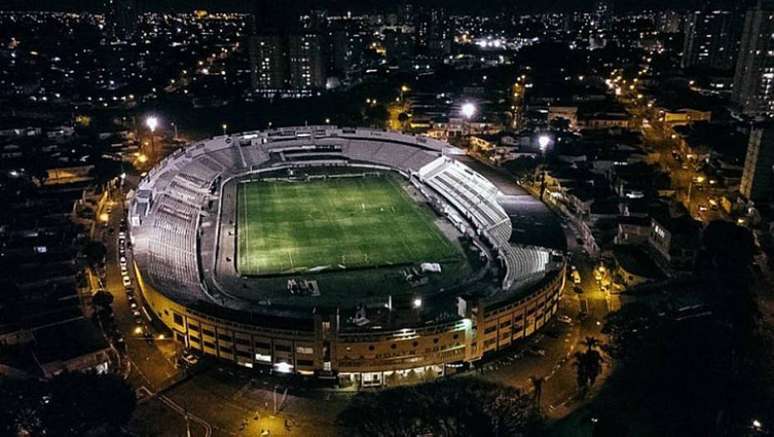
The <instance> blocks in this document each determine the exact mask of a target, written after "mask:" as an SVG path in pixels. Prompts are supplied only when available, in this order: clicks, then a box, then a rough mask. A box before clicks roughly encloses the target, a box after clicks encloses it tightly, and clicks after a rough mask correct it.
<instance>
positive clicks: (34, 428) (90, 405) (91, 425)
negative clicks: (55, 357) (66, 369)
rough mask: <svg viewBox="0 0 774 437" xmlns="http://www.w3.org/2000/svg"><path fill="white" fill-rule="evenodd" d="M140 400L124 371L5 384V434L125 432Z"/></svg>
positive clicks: (1, 389)
mask: <svg viewBox="0 0 774 437" xmlns="http://www.w3.org/2000/svg"><path fill="white" fill-rule="evenodd" d="M136 404H137V400H136V398H135V395H134V392H133V391H132V388H131V387H130V386H129V385H128V384H127V383H126V382H124V381H123V380H122V379H121V377H120V376H118V375H114V374H109V375H96V374H94V373H80V372H74V373H63V374H60V375H58V376H56V377H54V378H53V379H51V380H50V381H47V382H41V381H36V380H28V381H12V380H8V381H4V382H3V383H2V384H1V385H0V405H3V408H1V409H0V435H18V434H20V433H28V434H29V435H51V436H60V435H61V436H70V435H79V436H95V435H109V434H117V433H119V431H120V429H121V427H123V426H124V425H126V424H127V423H128V422H129V419H130V418H131V416H132V413H133V412H134V409H135V407H136Z"/></svg>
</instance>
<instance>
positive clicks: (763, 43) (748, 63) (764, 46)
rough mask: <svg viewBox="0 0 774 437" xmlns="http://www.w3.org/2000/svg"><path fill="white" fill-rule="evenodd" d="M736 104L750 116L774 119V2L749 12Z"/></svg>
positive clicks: (761, 3) (737, 74) (738, 67)
mask: <svg viewBox="0 0 774 437" xmlns="http://www.w3.org/2000/svg"><path fill="white" fill-rule="evenodd" d="M732 100H733V101H734V103H735V104H736V105H737V106H738V107H739V109H740V110H741V111H742V112H743V113H744V114H747V115H750V116H774V1H771V0H769V1H759V2H758V4H757V5H756V6H755V7H754V8H753V9H751V10H749V11H748V12H747V14H746V15H745V18H744V30H743V33H742V42H741V45H740V49H739V58H738V60H737V63H736V71H735V74H734V88H733V94H732Z"/></svg>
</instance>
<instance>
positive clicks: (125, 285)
mask: <svg viewBox="0 0 774 437" xmlns="http://www.w3.org/2000/svg"><path fill="white" fill-rule="evenodd" d="M123 282H124V287H128V286H130V285H132V280H131V279H129V277H128V276H124V277H123Z"/></svg>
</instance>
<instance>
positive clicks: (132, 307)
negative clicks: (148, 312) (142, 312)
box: [129, 302, 137, 310]
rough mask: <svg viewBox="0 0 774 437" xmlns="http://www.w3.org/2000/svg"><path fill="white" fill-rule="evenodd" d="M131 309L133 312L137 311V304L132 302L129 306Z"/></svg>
mask: <svg viewBox="0 0 774 437" xmlns="http://www.w3.org/2000/svg"><path fill="white" fill-rule="evenodd" d="M129 308H131V309H133V310H136V309H137V304H136V303H134V302H132V303H130V304H129Z"/></svg>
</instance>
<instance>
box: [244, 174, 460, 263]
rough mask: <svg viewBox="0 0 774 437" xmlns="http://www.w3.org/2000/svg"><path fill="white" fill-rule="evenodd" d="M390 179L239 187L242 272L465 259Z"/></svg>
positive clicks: (253, 183)
mask: <svg viewBox="0 0 774 437" xmlns="http://www.w3.org/2000/svg"><path fill="white" fill-rule="evenodd" d="M400 184H401V183H400V182H399V181H398V180H397V179H396V178H395V177H392V176H384V177H376V176H371V177H366V178H339V179H327V180H322V179H320V180H314V181H308V182H284V181H278V182H263V181H260V182H248V183H242V184H239V188H238V193H237V194H238V200H237V209H238V218H237V220H238V228H237V233H238V239H239V241H238V247H237V268H238V270H239V272H240V273H241V274H243V275H268V274H278V273H290V272H303V271H308V270H309V269H315V268H331V269H338V268H339V267H338V266H339V265H343V266H345V267H347V268H361V267H373V266H385V265H395V264H403V263H416V262H441V261H446V260H451V259H459V258H461V257H463V254H462V252H461V250H460V249H459V248H458V247H456V246H455V245H454V244H453V243H452V242H450V241H449V240H447V239H446V237H445V236H444V235H443V234H442V233H441V231H440V229H438V228H437V227H436V225H435V224H434V223H433V216H432V212H431V211H429V210H427V209H426V208H423V207H421V206H420V205H418V204H417V203H416V202H414V200H412V199H411V198H410V196H409V195H408V193H406V192H405V191H404V189H403V187H402V186H401V185H400Z"/></svg>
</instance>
